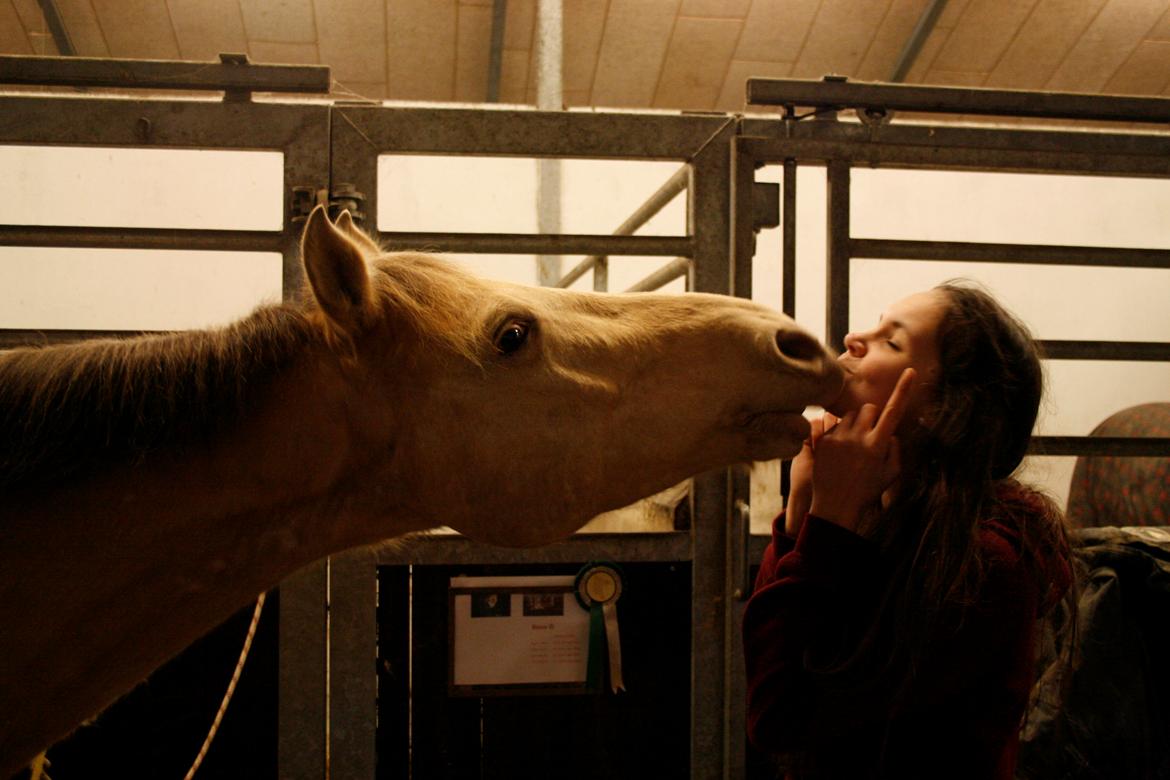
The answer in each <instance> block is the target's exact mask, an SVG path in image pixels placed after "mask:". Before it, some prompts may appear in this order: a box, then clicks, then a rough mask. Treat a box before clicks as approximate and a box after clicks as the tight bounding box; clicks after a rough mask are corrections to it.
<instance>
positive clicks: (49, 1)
mask: <svg viewBox="0 0 1170 780" xmlns="http://www.w3.org/2000/svg"><path fill="white" fill-rule="evenodd" d="M37 2H38V3H40V6H41V13H43V14H44V15H45V24H47V25H48V27H49V32H50V33H51V34H52V36H53V43H55V44H57V53H58V54H60V55H61V56H62V57H72V56H74V55H76V54H77V49H75V48H74V47H73V41H72V40H71V39H70V38H69V31H68V30H67V29H65V21H64V20H63V19H62V18H61V11H60V9H58V8H57V3H56V0H37Z"/></svg>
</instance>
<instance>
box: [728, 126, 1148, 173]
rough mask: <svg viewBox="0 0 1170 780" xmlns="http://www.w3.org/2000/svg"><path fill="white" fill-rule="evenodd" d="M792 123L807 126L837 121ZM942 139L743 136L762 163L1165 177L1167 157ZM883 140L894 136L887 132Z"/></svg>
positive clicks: (749, 150)
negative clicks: (792, 161) (894, 140)
mask: <svg viewBox="0 0 1170 780" xmlns="http://www.w3.org/2000/svg"><path fill="white" fill-rule="evenodd" d="M796 124H797V125H798V126H811V125H829V124H838V123H830V122H799V123H796ZM841 124H844V123H841ZM887 129H889V128H883V129H882V130H883V132H882V134H881V135H879V136H877V137H878V138H882V139H885V138H887V134H886V133H885V132H884V131H885V130H887ZM973 132H974V131H972V133H973ZM941 135H942V134H941V133H940V138H939V140H938V143H935V144H930V143H923V144H916V143H909V142H908V143H901V142H898V143H884V142H883V141H873V140H865V139H855V138H835V139H833V140H821V139H817V138H809V137H807V136H806V135H804V134H802V135H796V136H793V137H789V138H782V139H780V138H777V139H773V138H752V137H745V150H746V151H747V153H750V154H751V155H752V156H753V157H755V158H756V159H758V160H760V161H761V162H781V161H783V160H786V159H795V160H799V161H801V162H814V161H825V162H827V161H829V160H837V161H840V162H847V163H851V164H854V165H857V166H867V167H901V168H925V169H931V170H950V169H956V170H983V171H991V170H1002V171H1010V172H1018V173H1078V174H1092V175H1108V176H1157V177H1170V156H1161V155H1158V154H1151V155H1148V156H1147V155H1145V154H1144V153H1143V154H1142V155H1136V154H1133V155H1131V154H1124V153H1121V154H1112V153H1110V152H1109V151H1108V150H1107V149H1098V150H1093V149H1092V148H1087V147H1085V146H1084V145H1080V146H1072V145H1070V146H1069V148H1068V149H1065V150H1051V151H1050V150H1037V149H1023V148H1021V149H1008V148H999V147H982V146H970V145H966V146H964V145H959V144H955V145H947V144H946V143H945V142H944V141H943V138H942V137H941ZM1037 135H1040V133H1037ZM1082 135H1084V136H1089V135H1091V134H1089V133H1082ZM888 137H890V138H897V136H894V135H892V134H889V135H888ZM1049 137H1050V136H1049ZM899 140H901V139H899ZM972 140H977V139H972ZM1082 140H1083V139H1082Z"/></svg>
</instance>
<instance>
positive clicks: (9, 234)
mask: <svg viewBox="0 0 1170 780" xmlns="http://www.w3.org/2000/svg"><path fill="white" fill-rule="evenodd" d="M284 242H285V237H284V234H283V233H281V232H280V231H266V230H193V229H186V228H121V227H64V226H60V227H59V226H53V225H43V226H42V225H0V246H34V247H63V248H82V247H87V248H95V249H193V250H199V251H225V252H279V251H281V249H282V248H283V247H284Z"/></svg>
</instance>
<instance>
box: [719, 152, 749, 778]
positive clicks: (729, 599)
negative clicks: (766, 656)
mask: <svg viewBox="0 0 1170 780" xmlns="http://www.w3.org/2000/svg"><path fill="white" fill-rule="evenodd" d="M739 140H740V139H739V138H738V137H733V138H732V139H731V143H730V144H729V145H728V151H729V152H730V158H729V163H728V164H729V166H730V169H731V177H730V178H731V187H730V203H729V205H728V215H729V233H730V242H729V246H730V254H731V257H730V261H731V268H730V271H731V273H730V277H731V278H730V283H731V293H732V295H736V296H738V297H741V298H749V299H750V298H751V297H752V261H753V260H754V258H755V254H756V234H755V220H754V213H755V204H754V203H753V200H754V196H755V193H754V190H755V180H756V176H755V171H756V161H755V159H754V158H752V157H750V156H749V155H747V154H744V153H743V152H742V151H741V149H740V145H739ZM728 489H729V495H728V505H729V506H728V511H729V513H730V514H729V517H728V521H729V522H728V534H727V544H726V545H725V548H724V549H725V552H726V555H725V561H724V572H725V573H726V580H725V582H724V593H725V594H726V609H725V610H724V615H723V636H724V637H725V640H724V648H723V651H724V666H723V670H724V671H723V677H724V683H723V684H724V696H723V722H724V734H723V777H725V778H739V777H743V776H744V771H745V762H746V752H747V751H746V748H747V745H746V742H745V739H746V736H745V735H746V734H747V717H746V712H745V710H744V700H745V696H746V685H745V676H746V672H745V669H744V660H743V638H742V636H741V633H740V626H741V625H742V623H743V608H744V602H743V599H744V598H746V595H747V594H746V593H745V592H744V591H745V584H744V582H745V580H746V579H747V572H746V569H747V566H748V561H747V551H748V535H749V534H750V533H751V510H750V506H749V504H750V502H751V476H750V473H749V472H748V470H747V469H745V468H743V467H733V468H732V469H730V470H729V479H728Z"/></svg>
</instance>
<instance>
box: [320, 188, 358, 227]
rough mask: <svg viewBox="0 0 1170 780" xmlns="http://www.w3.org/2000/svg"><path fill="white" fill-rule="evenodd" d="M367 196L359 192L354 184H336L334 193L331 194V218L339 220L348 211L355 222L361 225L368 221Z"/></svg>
mask: <svg viewBox="0 0 1170 780" xmlns="http://www.w3.org/2000/svg"><path fill="white" fill-rule="evenodd" d="M365 207H366V196H365V193H362V192H358V191H357V189H356V188H355V187H354V186H353V185H352V184H335V185H334V186H333V192H331V193H329V217H330V219H337V215H338V214H340V213H341V212H342V211H348V212H349V215H350V216H351V217H353V221H354V222H356V223H358V224H359V225H360V224H361V223H362V222H364V221H365V219H366V212H365Z"/></svg>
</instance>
